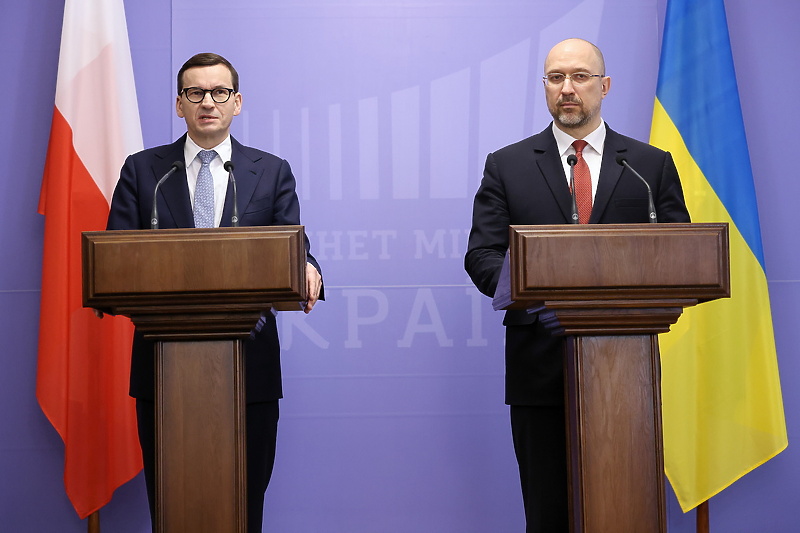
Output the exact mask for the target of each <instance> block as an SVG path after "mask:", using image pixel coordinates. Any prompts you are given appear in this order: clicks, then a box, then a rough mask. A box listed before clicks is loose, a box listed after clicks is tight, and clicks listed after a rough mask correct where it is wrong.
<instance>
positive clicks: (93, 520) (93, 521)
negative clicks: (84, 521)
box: [86, 510, 100, 533]
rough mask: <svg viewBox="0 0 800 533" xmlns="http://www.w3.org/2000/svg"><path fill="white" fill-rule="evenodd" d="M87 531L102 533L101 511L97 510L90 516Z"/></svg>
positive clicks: (89, 532)
mask: <svg viewBox="0 0 800 533" xmlns="http://www.w3.org/2000/svg"><path fill="white" fill-rule="evenodd" d="M86 531H87V532H88V533H100V511H99V510H97V511H95V512H93V513H92V514H90V515H89V523H88V526H87V529H86Z"/></svg>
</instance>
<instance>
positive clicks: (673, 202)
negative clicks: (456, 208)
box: [464, 124, 689, 405]
mask: <svg viewBox="0 0 800 533" xmlns="http://www.w3.org/2000/svg"><path fill="white" fill-rule="evenodd" d="M551 128H552V124H551V126H550V127H548V128H547V129H545V130H544V131H542V132H541V133H539V134H537V135H534V136H532V137H528V138H527V139H524V140H522V141H520V142H517V143H515V144H512V145H510V146H506V147H505V148H502V149H500V150H498V151H496V152H494V153H491V154H489V156H488V157H487V158H486V168H485V170H484V173H483V180H482V181H481V185H480V187H479V189H478V192H477V194H476V195H475V202H474V207H473V215H472V230H471V231H470V236H469V243H468V246H467V254H466V257H465V261H464V265H465V268H466V270H467V272H468V273H469V275H470V278H471V279H472V281H473V282H474V283H475V285H476V286H477V287H478V289H479V290H480V291H481V292H482V293H484V294H486V295H487V296H493V295H494V292H495V288H496V287H497V279H498V277H499V275H500V268H501V266H502V263H503V259H504V257H505V253H506V250H507V249H508V226H509V225H510V224H526V225H540V224H568V223H569V217H570V215H571V212H572V209H571V206H572V197H571V195H570V192H569V185H568V182H567V178H566V175H565V173H564V167H563V165H562V163H561V158H560V156H559V153H558V146H557V144H556V139H555V137H554V136H553V132H552V129H551ZM620 154H621V155H624V156H625V158H626V159H627V160H628V163H629V164H630V165H631V166H632V167H633V168H635V169H636V170H637V171H638V172H639V174H641V175H642V177H644V178H645V179H646V180H647V182H648V184H649V185H650V187H651V189H652V191H653V196H654V201H655V207H656V212H657V214H658V220H659V222H689V212H688V211H687V209H686V204H685V202H684V199H683V190H682V188H681V184H680V180H679V179H678V171H677V169H676V168H675V164H674V163H673V161H672V156H671V155H670V154H669V153H668V152H664V151H663V150H659V149H658V148H655V147H653V146H650V145H649V144H646V143H643V142H640V141H637V140H635V139H632V138H630V137H626V136H624V135H620V134H619V133H616V132H615V131H613V130H612V129H611V128H608V126H606V140H605V146H604V148H603V159H602V163H601V168H600V176H599V179H598V183H597V192H596V194H595V198H594V203H593V205H592V214H591V217H590V219H589V223H590V224H624V223H637V222H647V221H648V208H647V206H648V200H647V189H646V187H645V186H644V184H643V183H642V182H641V181H639V179H638V178H636V177H635V176H634V175H633V174H632V173H631V172H630V171H629V170H626V169H624V168H623V167H621V166H620V165H618V164H617V162H616V157H617V155H620ZM503 323H504V324H505V325H506V327H507V328H506V402H507V403H509V404H512V405H552V404H559V403H561V402H563V369H562V352H563V343H562V342H561V340H560V339H558V338H554V337H551V336H550V335H549V333H547V331H546V330H545V329H544V328H543V327H542V326H541V324H539V322H538V317H537V316H536V315H535V314H529V313H527V312H525V311H508V312H506V315H505V319H504V321H503Z"/></svg>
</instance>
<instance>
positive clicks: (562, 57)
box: [544, 40, 601, 71]
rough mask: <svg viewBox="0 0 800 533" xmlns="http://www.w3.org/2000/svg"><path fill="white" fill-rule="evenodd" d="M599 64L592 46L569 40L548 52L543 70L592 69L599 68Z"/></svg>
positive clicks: (598, 58)
mask: <svg viewBox="0 0 800 533" xmlns="http://www.w3.org/2000/svg"><path fill="white" fill-rule="evenodd" d="M600 62H601V61H600V57H599V56H598V55H597V51H596V50H595V49H594V47H593V46H592V45H590V44H589V43H587V42H583V41H579V40H570V41H565V42H562V43H559V44H558V45H556V46H555V47H553V49H552V50H550V53H548V54H547V58H546V59H545V62H544V68H545V70H546V71H549V70H553V69H566V68H570V69H572V70H579V69H587V68H589V69H594V68H598V67H599V66H600Z"/></svg>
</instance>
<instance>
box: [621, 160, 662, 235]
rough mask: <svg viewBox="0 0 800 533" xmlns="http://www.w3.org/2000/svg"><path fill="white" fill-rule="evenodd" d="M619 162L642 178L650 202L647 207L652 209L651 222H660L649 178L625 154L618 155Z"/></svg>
mask: <svg viewBox="0 0 800 533" xmlns="http://www.w3.org/2000/svg"><path fill="white" fill-rule="evenodd" d="M617 164H618V165H621V166H623V167H625V168H627V169H628V170H630V171H631V172H633V175H634V176H636V177H637V178H639V179H640V180H642V183H644V186H645V187H647V203H648V205H647V209H648V210H649V211H650V214H649V215H648V218H649V219H650V222H653V223H655V222H658V219H657V218H656V206H655V204H654V203H653V191H652V190H651V189H650V184H649V183H647V180H645V179H644V178H643V177H642V176H640V175H639V173H638V172H636V171H635V170H633V167H632V166H630V165H629V164H628V160H627V159H625V156H624V155H622V154H619V155H617Z"/></svg>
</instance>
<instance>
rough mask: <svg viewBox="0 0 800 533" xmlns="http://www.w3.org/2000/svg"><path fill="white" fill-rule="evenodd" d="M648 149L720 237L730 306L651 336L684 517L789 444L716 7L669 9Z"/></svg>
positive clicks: (703, 310)
mask: <svg viewBox="0 0 800 533" xmlns="http://www.w3.org/2000/svg"><path fill="white" fill-rule="evenodd" d="M654 107H655V108H654V112H653V122H652V128H651V137H650V142H651V143H652V144H653V145H655V146H658V147H659V148H662V149H664V150H668V151H670V152H672V155H673V157H674V159H675V163H676V165H677V167H678V171H679V173H680V176H681V182H682V183H683V187H684V192H685V195H686V203H687V206H688V208H689V213H690V214H691V216H692V221H693V222H728V223H729V225H730V254H731V255H730V265H731V298H729V299H724V300H717V301H714V302H709V303H705V304H702V305H700V306H698V307H695V308H691V309H688V310H687V311H686V313H685V314H684V316H683V317H682V318H681V320H679V321H678V324H677V325H676V326H675V327H673V330H672V331H671V332H669V333H667V334H665V335H662V336H661V339H660V344H661V359H662V363H661V364H662V400H663V422H664V456H665V457H664V462H665V470H666V474H667V477H668V478H669V480H670V483H671V484H672V487H673V489H674V490H675V494H676V495H677V497H678V501H679V503H680V505H681V508H682V509H683V510H684V511H688V510H690V509H692V508H694V507H696V506H697V505H699V504H700V503H702V502H704V501H706V500H708V499H709V498H711V497H712V496H714V495H715V494H717V493H719V492H720V491H722V490H723V489H725V488H726V487H727V486H729V485H730V484H731V483H733V482H734V481H736V480H737V479H739V478H741V477H742V476H743V475H745V474H746V473H748V472H750V471H751V470H753V469H755V468H756V467H758V466H760V465H761V464H763V463H765V462H766V461H768V460H769V459H771V458H772V457H774V456H775V455H777V454H778V453H780V452H781V451H782V450H784V449H785V448H786V446H787V444H788V440H787V435H786V422H785V418H784V412H783V400H782V395H781V387H780V377H779V374H778V364H777V354H776V350H775V340H774V335H773V329H772V315H771V311H770V302H769V290H768V284H767V278H766V273H765V268H764V257H763V251H762V246H761V229H760V226H759V219H758V208H757V204H756V197H755V187H754V184H753V175H752V170H751V166H750V156H749V152H748V149H747V141H746V138H745V130H744V122H743V119H742V112H741V106H740V102H739V94H738V88H737V84H736V74H735V71H734V65H733V56H732V53H731V47H730V39H729V35H728V26H727V20H726V16H725V6H724V3H723V0H669V1H668V4H667V15H666V21H665V25H664V37H663V43H662V48H661V63H660V68H659V75H658V88H657V91H656V102H655V106H654Z"/></svg>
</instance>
